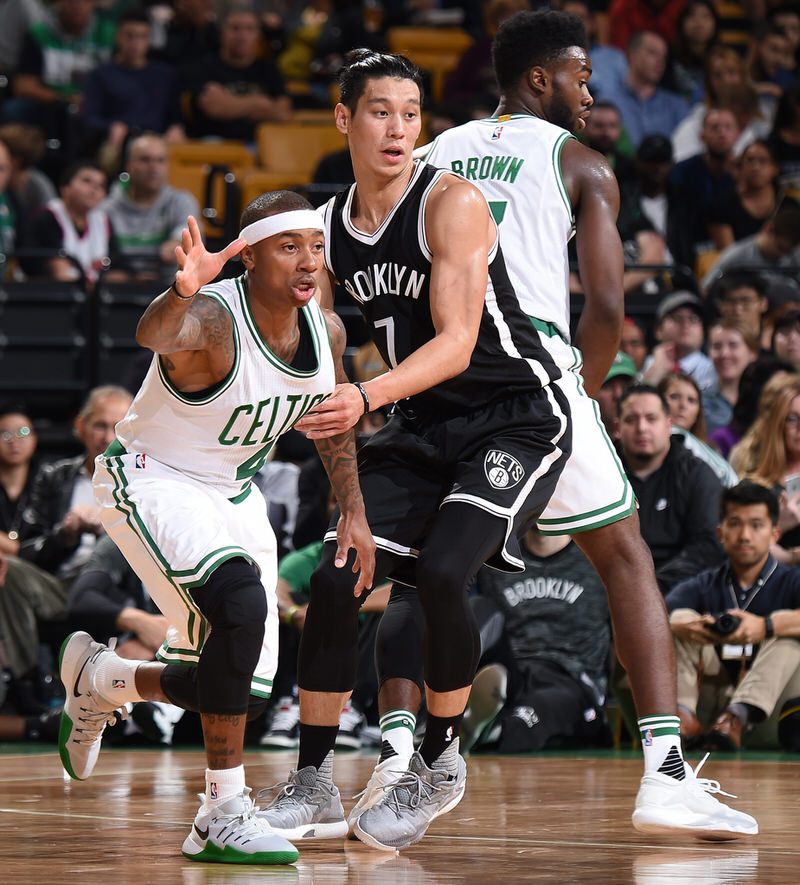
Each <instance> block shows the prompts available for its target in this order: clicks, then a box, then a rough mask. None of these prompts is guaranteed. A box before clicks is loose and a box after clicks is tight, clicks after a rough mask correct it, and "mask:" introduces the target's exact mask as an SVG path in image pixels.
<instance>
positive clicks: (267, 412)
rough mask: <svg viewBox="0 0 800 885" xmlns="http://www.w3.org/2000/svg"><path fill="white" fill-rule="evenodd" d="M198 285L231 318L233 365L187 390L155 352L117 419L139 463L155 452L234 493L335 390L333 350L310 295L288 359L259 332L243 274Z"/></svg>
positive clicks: (245, 486) (244, 487) (183, 470)
mask: <svg viewBox="0 0 800 885" xmlns="http://www.w3.org/2000/svg"><path fill="white" fill-rule="evenodd" d="M201 291H202V292H203V293H204V294H205V295H207V296H209V297H210V298H215V299H216V300H217V301H219V302H220V304H222V305H224V306H225V307H226V308H227V309H228V310H229V311H230V313H231V316H232V317H233V328H234V339H235V356H234V364H233V368H232V369H231V371H230V373H229V375H228V376H227V377H226V378H225V379H224V380H223V381H221V382H220V383H219V384H218V385H217V386H216V387H214V388H211V389H209V390H204V391H200V392H198V393H191V394H187V393H181V392H180V391H179V390H177V389H176V388H175V387H174V386H173V385H172V384H171V383H170V381H169V379H168V377H167V374H166V372H165V371H164V369H163V366H162V365H161V360H160V359H159V358H158V357H155V358H154V359H153V361H152V363H151V364H150V369H149V370H148V372H147V376H146V377H145V379H144V382H143V383H142V387H141V389H140V390H139V392H138V393H137V394H136V397H135V398H134V400H133V403H132V404H131V407H130V409H129V410H128V414H127V415H126V416H125V417H124V418H123V419H122V421H120V423H119V424H118V425H117V440H118V441H119V444H121V445H122V447H123V448H124V449H125V450H126V451H127V452H129V453H135V454H136V455H137V459H136V460H137V466H140V467H141V468H143V469H146V465H147V458H148V457H152V458H155V459H156V460H157V461H159V462H161V463H162V464H167V465H168V466H170V467H172V468H174V469H175V470H179V471H180V472H181V473H184V474H186V475H187V476H189V477H192V478H194V479H196V480H198V481H200V482H204V483H209V484H211V485H213V486H214V487H216V488H217V489H218V490H219V491H221V492H222V493H223V494H224V495H225V497H227V498H230V499H232V500H235V499H237V498H240V497H241V496H243V495H245V494H246V493H247V492H248V491H249V489H250V480H251V478H252V477H253V475H254V474H255V473H256V472H257V471H258V470H259V469H260V468H261V467H262V465H263V464H264V461H265V459H266V458H267V456H268V455H269V452H270V449H271V448H272V447H273V445H274V444H275V441H276V440H277V439H278V437H279V436H280V435H281V434H282V433H285V432H286V431H287V430H289V429H291V427H292V426H293V425H294V424H295V423H296V422H297V421H299V420H300V418H301V417H302V416H303V415H304V414H305V413H306V412H308V411H309V409H311V408H313V407H314V406H315V405H317V404H318V403H320V402H322V401H323V400H324V399H327V397H328V396H330V394H331V393H332V392H333V389H334V386H335V384H336V379H335V370H334V365H333V355H332V353H331V346H330V340H329V338H328V328H327V325H326V323H325V317H324V316H323V313H322V310H321V308H320V307H319V305H318V304H317V302H316V301H314V300H313V299H312V301H310V302H309V304H307V305H306V306H305V307H303V308H302V309H301V311H300V316H299V322H300V344H299V346H298V349H297V354H296V356H295V358H294V360H293V362H292V365H287V364H286V363H284V362H283V361H282V360H281V359H279V358H278V357H277V356H276V355H275V354H274V353H273V352H272V351H271V350H270V348H269V347H268V346H267V344H266V342H265V341H264V340H263V339H262V337H261V335H260V334H259V332H258V328H257V327H256V324H255V320H254V319H253V315H252V313H251V311H250V306H249V304H248V301H247V297H246V294H245V285H244V277H243V276H242V277H238V278H237V279H235V280H223V281H221V282H219V283H213V284H211V285H209V286H206V287H205V288H203V289H202V290H201ZM114 445H115V444H112V447H113V446H114ZM112 454H113V453H112ZM138 456H141V459H140V458H139V457H138Z"/></svg>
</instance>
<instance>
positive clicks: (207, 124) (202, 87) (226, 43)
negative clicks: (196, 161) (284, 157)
mask: <svg viewBox="0 0 800 885" xmlns="http://www.w3.org/2000/svg"><path fill="white" fill-rule="evenodd" d="M260 39H261V30H260V24H259V20H258V17H257V16H256V14H255V13H254V12H253V11H252V9H251V8H250V7H242V6H232V7H231V8H230V9H229V10H228V12H227V14H226V15H225V18H224V19H223V21H222V29H221V32H220V49H219V54H217V55H209V56H206V57H205V58H204V59H201V60H200V61H199V62H196V63H195V64H193V65H187V66H186V68H185V69H184V77H183V83H182V87H181V88H182V90H183V91H184V93H185V94H186V95H187V96H188V99H189V101H190V104H191V118H190V119H188V120H185V123H186V129H187V132H188V134H189V135H190V136H192V137H194V138H198V137H200V138H202V137H207V136H211V137H214V138H231V139H237V140H239V141H243V142H246V143H247V144H253V143H254V142H255V131H256V126H258V124H259V123H263V122H267V121H278V122H285V121H287V120H289V118H290V117H291V115H292V102H291V99H290V98H289V96H288V95H287V93H286V88H285V86H284V83H283V77H281V74H280V71H278V69H277V68H276V67H275V65H274V64H273V62H271V61H269V60H268V59H265V58H261V57H259V54H258V52H259V42H260Z"/></svg>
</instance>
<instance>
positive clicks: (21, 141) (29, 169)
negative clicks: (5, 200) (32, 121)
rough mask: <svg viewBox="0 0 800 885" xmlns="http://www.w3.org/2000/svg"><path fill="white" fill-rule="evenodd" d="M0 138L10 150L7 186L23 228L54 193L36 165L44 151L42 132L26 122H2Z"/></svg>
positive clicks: (42, 156)
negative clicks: (9, 174)
mask: <svg viewBox="0 0 800 885" xmlns="http://www.w3.org/2000/svg"><path fill="white" fill-rule="evenodd" d="M0 141H2V142H3V144H4V145H5V146H6V147H7V148H8V152H9V154H11V181H10V183H9V189H10V191H11V193H12V194H13V196H14V199H15V200H16V202H17V205H18V207H19V217H20V218H21V219H22V220H23V221H22V227H23V230H27V224H28V221H29V220H30V219H31V218H33V217H34V215H36V213H37V212H39V210H40V209H42V208H43V207H44V206H45V204H46V203H47V202H48V200H52V199H55V197H56V196H57V193H56V189H55V187H54V185H53V182H52V181H51V180H50V178H49V177H48V176H47V175H45V173H44V172H42V170H41V169H38V168H37V165H38V164H39V163H40V162H41V161H42V159H43V158H44V155H45V150H46V148H45V140H44V133H43V132H42V130H41V129H39V128H38V127H37V126H30V125H28V124H27V123H4V124H3V125H2V126H0Z"/></svg>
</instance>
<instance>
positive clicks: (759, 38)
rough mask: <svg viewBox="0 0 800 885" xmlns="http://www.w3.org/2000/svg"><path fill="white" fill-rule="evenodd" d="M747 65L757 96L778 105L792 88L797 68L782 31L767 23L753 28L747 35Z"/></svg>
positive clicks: (786, 36)
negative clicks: (779, 100)
mask: <svg viewBox="0 0 800 885" xmlns="http://www.w3.org/2000/svg"><path fill="white" fill-rule="evenodd" d="M747 65H748V72H749V74H750V79H751V80H752V81H753V83H755V85H756V89H757V90H758V91H759V93H760V94H761V95H763V96H765V97H769V98H772V99H774V101H775V102H776V103H777V100H778V98H779V97H780V95H781V92H783V90H784V89H789V88H790V87H791V86H792V85H793V84H794V79H795V78H794V73H795V68H796V62H795V59H794V56H793V55H792V43H791V40H790V39H789V37H788V35H787V34H786V32H785V31H784V30H783V28H781V27H780V26H779V25H776V24H774V23H773V22H770V21H763V22H758V23H757V24H756V26H755V27H754V28H753V29H752V31H751V32H750V41H749V44H748V47H747Z"/></svg>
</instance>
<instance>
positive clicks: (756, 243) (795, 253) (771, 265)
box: [702, 199, 800, 298]
mask: <svg viewBox="0 0 800 885" xmlns="http://www.w3.org/2000/svg"><path fill="white" fill-rule="evenodd" d="M798 266H800V205H798V203H796V202H795V201H794V200H791V199H784V200H782V201H781V203H779V205H778V208H777V209H776V211H775V214H774V215H773V216H772V217H771V218H770V219H769V220H768V221H766V222H765V223H764V224H763V225H762V227H761V229H760V230H759V232H758V233H757V234H754V235H753V236H751V237H745V238H744V239H743V240H739V241H738V242H736V243H733V244H732V245H731V246H728V248H727V249H723V250H722V253H721V254H720V256H719V258H718V259H717V261H716V262H715V264H714V265H713V266H712V267H711V269H710V270H709V271H708V273H706V275H705V276H704V277H703V280H702V286H703V289H704V291H706V292H708V291H709V289H710V288H711V286H712V285H713V284H714V283H715V282H716V281H717V280H718V279H719V278H720V277H721V276H722V274H723V273H726V272H728V271H729V270H732V269H734V268H748V267H749V268H751V269H753V270H757V271H759V273H761V275H762V276H763V277H764V278H765V280H766V281H767V292H766V295H767V298H769V297H770V289H771V288H773V287H774V286H776V285H777V284H780V285H781V286H789V287H791V288H792V289H795V290H796V291H797V296H798V298H800V285H799V284H798V283H797V279H796V268H797V267H798ZM784 267H785V268H786V270H785V271H782V270H781V268H784ZM792 268H794V270H792Z"/></svg>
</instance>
